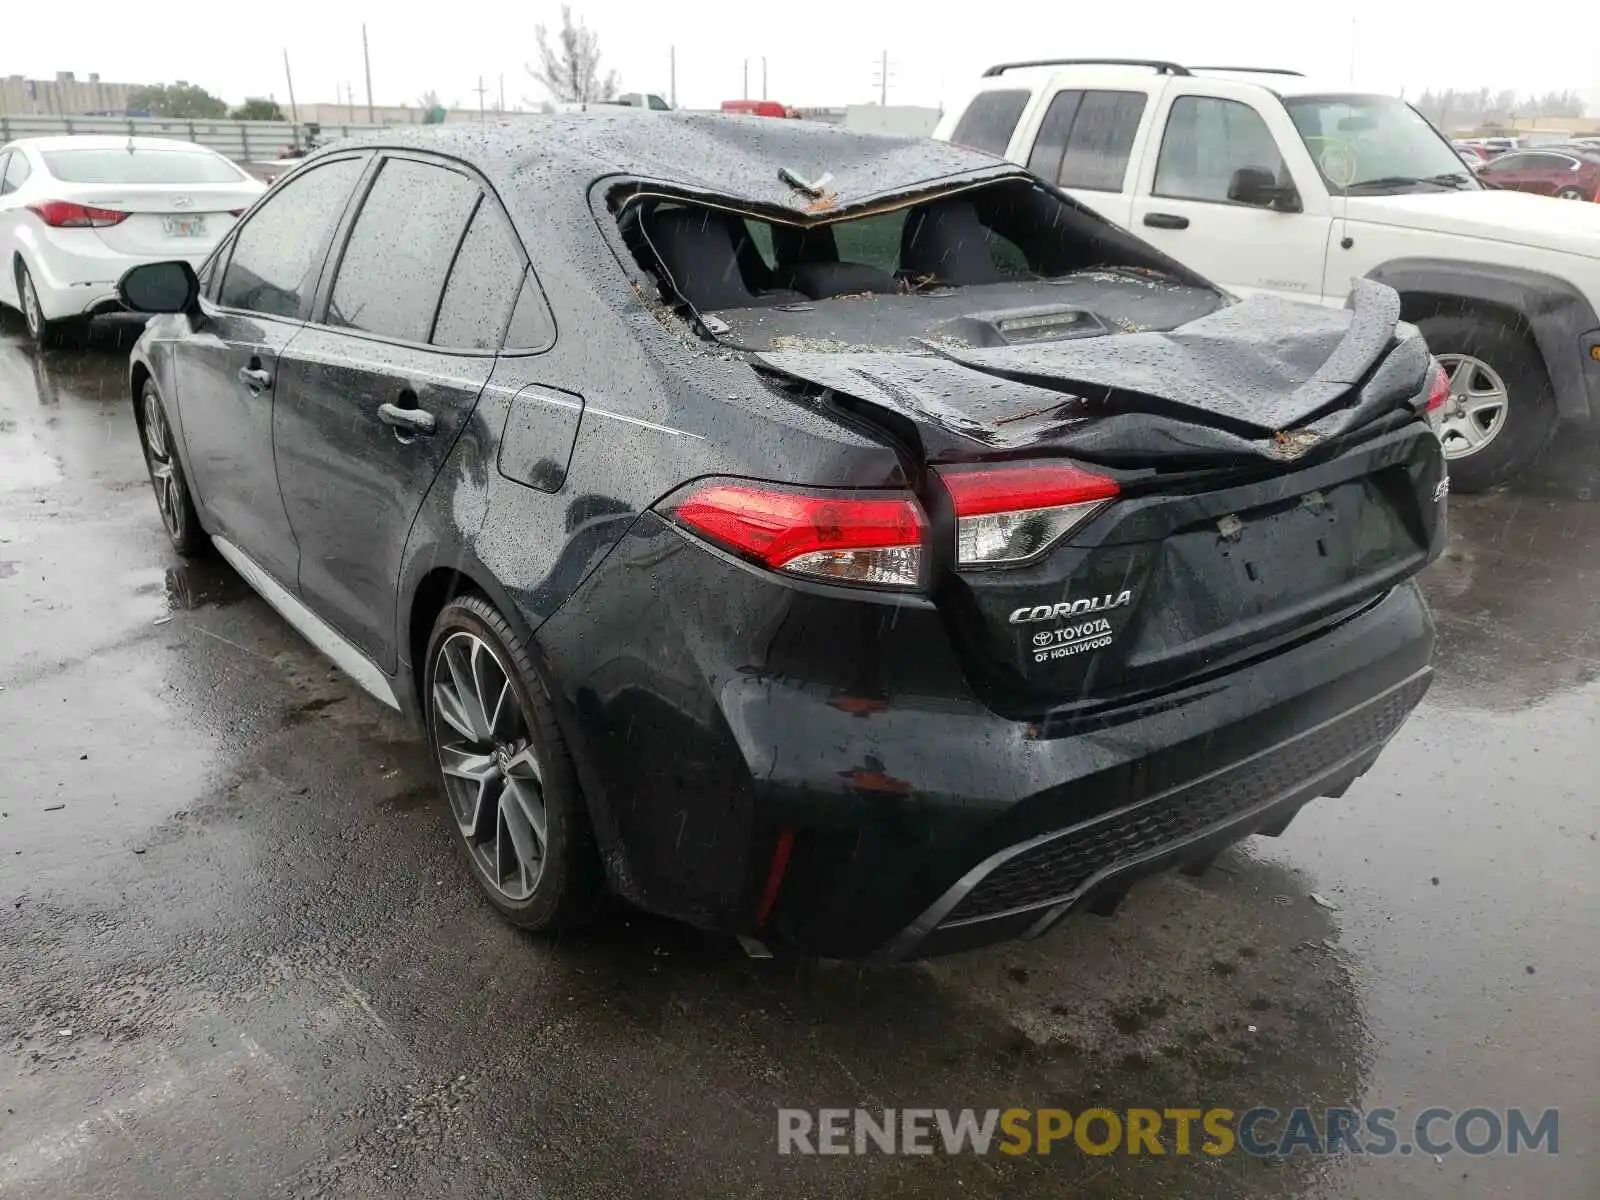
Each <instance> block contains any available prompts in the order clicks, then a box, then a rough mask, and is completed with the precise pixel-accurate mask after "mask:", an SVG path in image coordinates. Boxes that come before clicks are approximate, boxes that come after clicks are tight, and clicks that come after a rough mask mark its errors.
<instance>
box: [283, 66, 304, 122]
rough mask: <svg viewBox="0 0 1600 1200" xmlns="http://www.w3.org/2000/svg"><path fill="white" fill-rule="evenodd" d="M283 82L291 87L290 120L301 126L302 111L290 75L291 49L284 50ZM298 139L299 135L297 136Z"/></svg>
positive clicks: (292, 77)
mask: <svg viewBox="0 0 1600 1200" xmlns="http://www.w3.org/2000/svg"><path fill="white" fill-rule="evenodd" d="M283 80H284V82H285V83H287V84H288V85H289V120H291V121H293V122H294V124H295V125H297V126H298V125H299V124H300V109H299V108H298V107H297V106H296V105H295V102H294V76H293V75H291V74H289V47H287V46H285V47H284V48H283ZM295 136H296V138H297V139H298V137H299V135H298V134H296V135H295Z"/></svg>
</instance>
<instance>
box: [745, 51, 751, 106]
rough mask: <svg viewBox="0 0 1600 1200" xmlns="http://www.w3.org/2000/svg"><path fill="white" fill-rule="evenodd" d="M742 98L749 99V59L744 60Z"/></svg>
mask: <svg viewBox="0 0 1600 1200" xmlns="http://www.w3.org/2000/svg"><path fill="white" fill-rule="evenodd" d="M744 98H745V99H746V100H748V99H750V60H749V59H748V58H747V59H745V60H744Z"/></svg>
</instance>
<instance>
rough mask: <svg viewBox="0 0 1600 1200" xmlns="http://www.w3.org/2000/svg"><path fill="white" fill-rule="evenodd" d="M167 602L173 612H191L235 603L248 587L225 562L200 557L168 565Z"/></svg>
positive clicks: (242, 596)
mask: <svg viewBox="0 0 1600 1200" xmlns="http://www.w3.org/2000/svg"><path fill="white" fill-rule="evenodd" d="M165 582H166V589H167V604H168V606H169V607H170V608H171V609H172V611H173V612H191V611H193V610H194V609H197V608H204V607H206V606H207V605H211V606H214V607H219V608H220V607H222V606H224V605H228V604H237V603H238V602H239V601H241V600H243V599H245V598H246V597H247V596H249V595H250V594H251V593H250V588H249V586H248V585H247V584H246V583H245V581H244V580H243V579H241V578H240V577H239V573H238V572H237V571H235V570H234V569H233V568H232V567H230V566H228V565H227V564H226V563H224V562H222V561H220V560H216V561H209V562H208V561H205V560H199V561H195V562H186V563H183V564H181V565H180V566H176V567H169V568H167V572H166V579H165Z"/></svg>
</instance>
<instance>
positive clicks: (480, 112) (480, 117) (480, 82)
mask: <svg viewBox="0 0 1600 1200" xmlns="http://www.w3.org/2000/svg"><path fill="white" fill-rule="evenodd" d="M488 90H489V89H488V88H486V87H484V86H483V76H482V75H479V76H478V88H477V91H478V124H480V125H481V124H483V122H484V120H485V118H484V115H483V94H484V92H486V91H488Z"/></svg>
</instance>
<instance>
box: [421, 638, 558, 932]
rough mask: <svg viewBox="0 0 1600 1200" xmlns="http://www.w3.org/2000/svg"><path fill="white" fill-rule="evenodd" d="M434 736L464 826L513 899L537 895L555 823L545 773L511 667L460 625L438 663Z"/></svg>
mask: <svg viewBox="0 0 1600 1200" xmlns="http://www.w3.org/2000/svg"><path fill="white" fill-rule="evenodd" d="M432 701H433V703H432V705H431V708H432V714H431V721H432V726H433V743H434V746H435V748H436V751H437V754H438V758H439V770H440V771H441V772H443V775H444V787H445V793H446V795H447V796H448V797H449V800H450V811H451V815H452V816H453V817H454V818H455V822H456V828H457V829H458V830H459V831H460V832H461V836H462V837H463V838H464V839H465V840H466V844H467V849H468V850H469V851H471V853H472V856H473V858H474V860H475V861H476V862H477V865H478V868H479V871H480V872H481V873H482V875H483V876H484V878H485V880H487V882H488V883H489V884H490V885H491V886H493V887H494V889H495V890H496V891H497V892H498V893H499V894H500V895H501V896H503V897H504V898H505V899H507V900H510V901H513V902H520V901H523V900H526V899H528V898H529V897H530V896H532V895H533V892H534V889H535V888H536V887H537V886H538V884H539V878H540V875H541V874H542V873H543V870H544V862H545V854H546V847H547V846H548V844H549V825H548V817H547V810H546V808H545V802H544V789H543V780H544V772H543V769H542V768H541V767H540V765H539V756H538V752H537V750H535V748H534V745H533V739H532V736H531V734H530V731H529V723H528V715H527V714H526V713H525V712H524V711H523V709H522V705H521V702H520V701H519V700H518V699H517V692H516V689H515V688H514V687H512V685H511V679H510V674H509V672H508V670H507V668H506V666H505V665H504V663H502V662H501V660H500V659H499V657H498V656H497V655H496V654H495V652H494V651H493V650H492V649H491V648H490V647H489V644H488V643H487V642H485V641H484V640H483V639H482V638H479V637H477V636H476V635H475V634H472V633H468V632H466V631H464V630H458V631H456V632H455V633H452V634H450V635H449V636H448V637H447V638H445V640H444V641H443V642H441V643H440V645H439V648H438V651H437V654H436V657H435V659H434V665H433V696H432Z"/></svg>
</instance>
